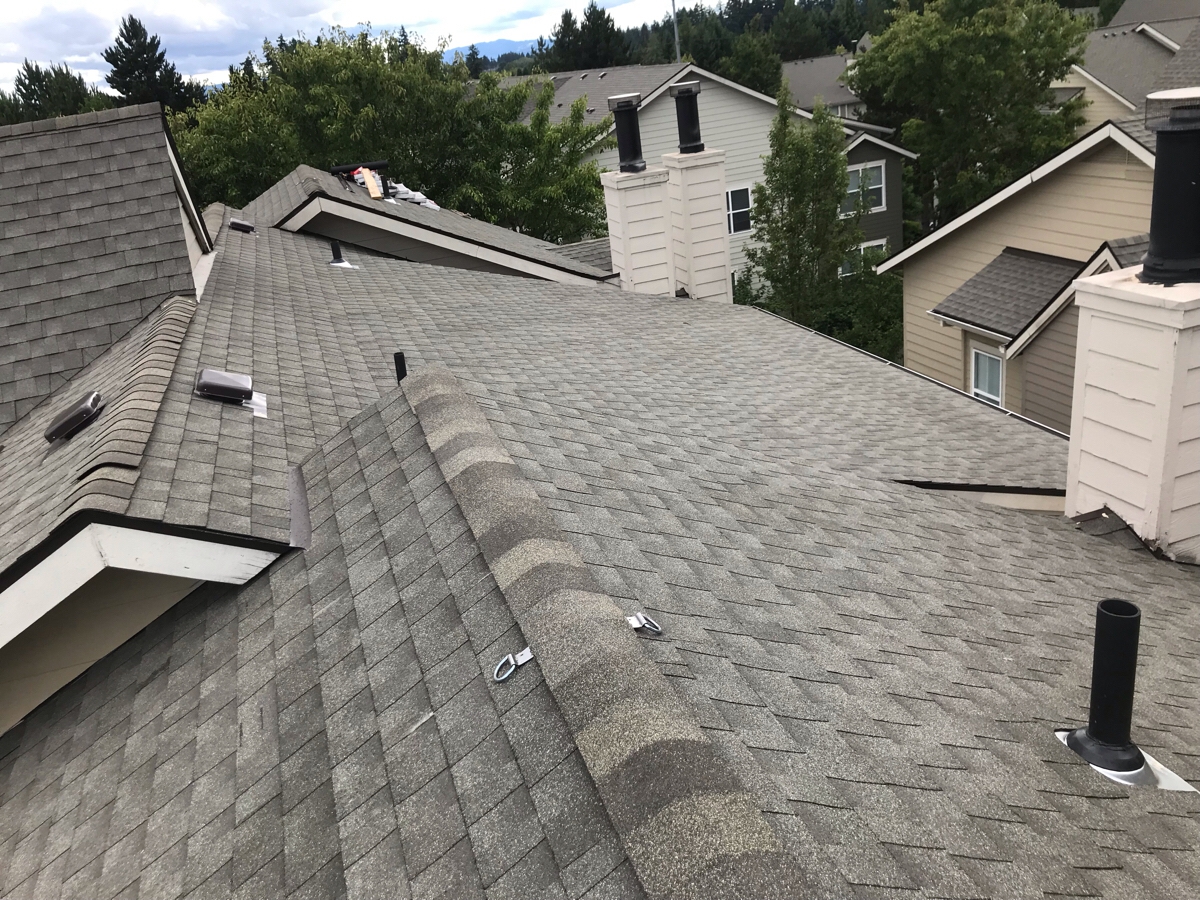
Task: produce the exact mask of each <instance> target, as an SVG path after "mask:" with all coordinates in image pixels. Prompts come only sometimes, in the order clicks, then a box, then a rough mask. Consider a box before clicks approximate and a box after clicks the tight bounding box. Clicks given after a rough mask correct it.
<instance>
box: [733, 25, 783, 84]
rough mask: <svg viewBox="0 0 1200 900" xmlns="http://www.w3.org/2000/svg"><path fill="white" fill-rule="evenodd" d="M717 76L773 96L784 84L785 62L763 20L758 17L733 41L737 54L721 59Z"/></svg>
mask: <svg viewBox="0 0 1200 900" xmlns="http://www.w3.org/2000/svg"><path fill="white" fill-rule="evenodd" d="M717 74H719V75H724V76H725V77H726V78H728V79H729V80H730V81H736V82H737V83H738V84H740V85H744V86H745V87H748V88H750V90H752V91H758V92H759V93H760V94H766V95H767V96H768V97H773V96H775V94H776V93H777V92H778V91H779V85H780V82H782V81H783V60H781V59H780V58H779V54H778V53H776V52H775V49H774V46H773V44H772V41H771V38H770V36H769V35H768V34H767V33H766V31H764V30H763V26H762V20H761V19H760V18H758V17H755V18H754V19H753V20H752V21H751V22H750V25H749V26H748V27H747V28H746V30H745V31H743V32H742V33H741V34H740V35H738V37H737V39H736V40H735V41H734V42H733V52H732V53H730V54H729V56H726V57H725V58H724V59H722V60H721V62H720V65H719V66H718V67H717Z"/></svg>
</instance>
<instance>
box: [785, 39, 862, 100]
mask: <svg viewBox="0 0 1200 900" xmlns="http://www.w3.org/2000/svg"><path fill="white" fill-rule="evenodd" d="M853 59H854V56H853V55H851V54H849V53H846V54H834V55H832V56H816V57H813V58H811V59H797V60H792V61H790V62H785V63H784V64H783V77H784V78H786V79H787V81H788V88H789V89H790V90H791V92H792V98H793V100H794V101H795V103H796V105H797V106H799V107H800V108H801V109H807V110H809V111H810V112H811V111H812V108H813V107H814V106H816V102H817V98H818V97H820V98H821V99H823V100H824V101H825V105H826V106H841V105H843V104H847V103H857V102H858V97H857V96H856V95H855V94H854V92H853V91H851V90H850V88H848V87H846V85H845V84H844V83H842V81H841V80H840V79H841V77H842V74H843V73H844V72H845V71H846V66H847V65H849V63H850V62H851V61H852V60H853Z"/></svg>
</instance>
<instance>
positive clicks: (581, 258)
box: [557, 237, 612, 272]
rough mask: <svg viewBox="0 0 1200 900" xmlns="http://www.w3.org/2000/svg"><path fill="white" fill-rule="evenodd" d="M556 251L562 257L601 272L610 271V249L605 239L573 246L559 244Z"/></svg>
mask: <svg viewBox="0 0 1200 900" xmlns="http://www.w3.org/2000/svg"><path fill="white" fill-rule="evenodd" d="M557 251H558V252H559V253H561V254H562V255H563V256H566V257H569V258H570V259H573V260H575V261H577V262H581V263H584V264H586V265H589V266H592V267H593V268H596V269H599V270H601V271H602V272H611V271H612V247H611V246H610V243H609V240H608V238H607V237H602V238H593V239H592V240H590V241H577V242H576V243H574V244H560V245H559V246H558V248H557Z"/></svg>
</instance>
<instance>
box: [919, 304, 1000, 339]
mask: <svg viewBox="0 0 1200 900" xmlns="http://www.w3.org/2000/svg"><path fill="white" fill-rule="evenodd" d="M926 312H928V313H929V315H931V316H933V317H934V318H935V319H937V320H938V321H939V322H944V323H945V324H947V325H953V326H954V327H955V328H961V329H962V330H963V331H969V332H971V334H977V335H979V336H980V337H985V338H988V339H989V340H993V341H999V342H1000V343H1001V345H1004V344H1007V343H1008V342H1009V341H1011V340H1012V338H1011V337H1010V336H1009V335H1007V334H1001V333H1000V332H998V331H991V330H989V329H987V328H983V327H982V326H980V325H972V324H971V323H970V322H964V321H962V319H956V318H954V317H953V316H945V315H942V314H941V313H938V312H934V311H933V310H932V309H929V310H926Z"/></svg>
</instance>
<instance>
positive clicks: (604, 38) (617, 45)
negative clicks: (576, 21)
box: [571, 0, 629, 69]
mask: <svg viewBox="0 0 1200 900" xmlns="http://www.w3.org/2000/svg"><path fill="white" fill-rule="evenodd" d="M576 62H577V64H576V65H574V66H572V67H571V68H573V69H599V68H605V67H607V66H623V65H625V63H627V62H629V51H628V48H627V47H626V45H625V35H624V34H622V33H621V31H620V30H619V29H618V28H617V25H616V23H615V22H614V21H613V18H612V16H610V15H609V14H608V10H606V9H602V8H601V7H599V6H598V5H597V4H596V0H591V2H590V3H588V5H587V8H586V9H584V11H583V21H582V22H581V23H580V26H579V59H578V60H577V61H576Z"/></svg>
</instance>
